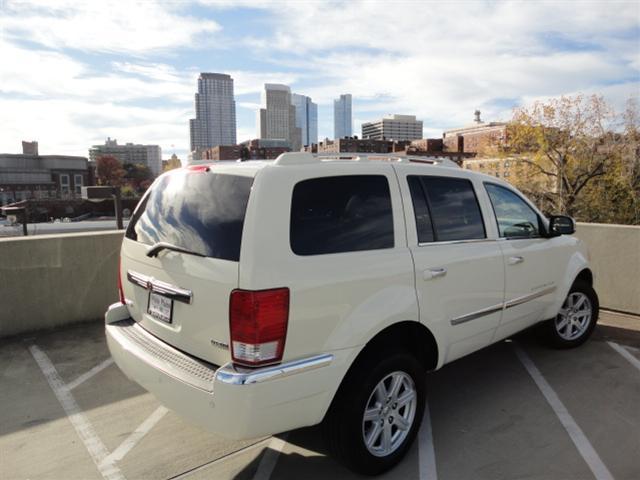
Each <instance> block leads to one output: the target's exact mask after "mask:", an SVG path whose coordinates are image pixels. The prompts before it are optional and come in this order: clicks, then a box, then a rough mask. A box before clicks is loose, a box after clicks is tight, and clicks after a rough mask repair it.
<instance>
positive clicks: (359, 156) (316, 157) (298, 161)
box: [274, 152, 460, 168]
mask: <svg viewBox="0 0 640 480" xmlns="http://www.w3.org/2000/svg"><path fill="white" fill-rule="evenodd" d="M330 160H352V161H356V162H368V161H375V160H377V161H385V162H403V163H404V162H407V163H425V164H429V165H440V166H443V167H450V168H451V167H453V168H459V167H460V166H459V165H458V164H457V163H455V162H453V161H452V160H449V159H448V158H438V157H427V156H416V155H398V154H394V153H369V152H342V153H314V154H311V153H307V152H286V153H283V154H281V155H280V156H279V157H278V158H277V159H276V161H275V162H274V163H275V165H305V164H313V163H318V162H321V161H330Z"/></svg>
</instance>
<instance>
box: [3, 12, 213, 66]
mask: <svg viewBox="0 0 640 480" xmlns="http://www.w3.org/2000/svg"><path fill="white" fill-rule="evenodd" d="M182 5H185V6H186V4H182ZM180 7H181V4H180V3H175V2H172V3H168V2H160V1H156V0H144V1H141V0H136V1H127V0H106V1H105V0H100V1H83V0H63V1H60V0H58V1H47V0H33V1H29V2H27V1H14V0H5V2H4V9H3V13H2V14H1V16H0V22H1V23H0V25H1V27H2V29H3V33H4V35H5V36H6V37H7V38H20V39H27V40H29V41H31V42H35V43H38V44H41V45H43V46H46V47H50V48H57V49H60V48H72V49H77V50H86V51H101V52H125V53H132V54H143V53H147V52H152V51H157V50H166V49H175V48H176V47H181V46H191V45H192V44H193V43H194V40H195V39H196V38H197V37H198V36H200V35H206V34H208V35H211V34H215V33H216V32H218V31H219V30H220V29H221V27H220V25H219V24H218V23H216V22H215V21H214V20H209V19H202V18H196V17H193V16H189V15H185V14H183V13H182V12H181V8H180Z"/></svg>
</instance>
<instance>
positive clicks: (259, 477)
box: [253, 433, 287, 480]
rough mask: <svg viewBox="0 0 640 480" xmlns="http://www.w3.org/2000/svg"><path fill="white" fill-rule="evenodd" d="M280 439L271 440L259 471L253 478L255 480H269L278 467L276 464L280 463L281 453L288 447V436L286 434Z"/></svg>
mask: <svg viewBox="0 0 640 480" xmlns="http://www.w3.org/2000/svg"><path fill="white" fill-rule="evenodd" d="M280 437H282V438H278V437H272V438H271V441H270V442H269V445H267V448H266V449H265V452H264V453H263V454H262V458H261V459H260V463H259V464H258V469H257V470H256V473H255V475H254V476H253V480H269V479H270V478H271V474H272V473H273V469H274V468H275V467H276V463H277V462H278V457H279V456H280V452H282V449H283V448H284V446H285V445H286V442H285V440H286V439H287V434H286V433H285V434H283V435H280Z"/></svg>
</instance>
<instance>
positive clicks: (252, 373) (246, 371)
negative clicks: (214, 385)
mask: <svg viewBox="0 0 640 480" xmlns="http://www.w3.org/2000/svg"><path fill="white" fill-rule="evenodd" d="M332 361H333V355H331V354H328V353H327V354H323V355H316V356H313V357H309V358H303V359H301V360H295V361H293V362H287V363H282V364H280V365H273V366H270V367H263V368H256V369H250V368H242V367H239V366H236V365H233V364H232V363H227V364H225V365H223V366H222V367H220V368H219V369H218V371H217V372H216V380H217V381H219V382H221V383H226V384H230V385H250V384H252V383H262V382H266V381H269V380H276V379H278V378H284V377H288V376H290V375H295V374H298V373H302V372H308V371H309V370H315V369H317V368H322V367H326V366H327V365H329V364H330V363H331V362H332Z"/></svg>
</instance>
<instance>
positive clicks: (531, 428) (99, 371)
mask: <svg viewBox="0 0 640 480" xmlns="http://www.w3.org/2000/svg"><path fill="white" fill-rule="evenodd" d="M607 318H608V317H607V316H606V315H605V318H604V319H603V320H604V322H603V323H607ZM613 328H615V326H614V327H613ZM609 342H612V344H613V345H612V344H610V343H609ZM614 346H617V348H614ZM637 346H638V344H637V343H636V339H635V337H634V336H633V333H630V334H629V336H628V341H627V337H625V335H624V330H623V331H622V333H620V331H618V333H617V336H615V338H612V336H611V331H610V330H607V328H600V327H599V329H598V331H597V333H596V335H594V339H593V340H591V341H590V342H588V343H587V344H586V345H584V346H583V347H581V348H579V349H575V350H569V351H558V350H550V349H547V348H545V347H543V346H540V345H539V344H538V342H537V341H536V338H535V335H533V334H532V333H525V334H522V335H520V336H518V337H517V338H516V340H515V342H511V341H507V342H502V343H499V344H497V345H494V346H492V347H489V348H487V349H485V350H483V351H481V352H478V353H476V354H473V355H471V356H468V357H466V358H463V359H461V360H459V361H457V362H454V363H452V364H450V365H448V366H446V367H444V368H443V369H442V370H440V371H438V372H434V373H432V374H429V376H428V388H429V390H428V391H429V397H428V408H429V413H430V415H429V416H428V417H427V419H428V420H427V421H428V422H429V424H428V425H427V426H426V427H425V426H424V425H423V428H427V427H429V426H430V427H431V430H432V433H431V434H430V435H421V439H420V441H419V442H416V443H415V444H414V446H413V448H412V449H411V451H410V452H409V454H408V456H407V458H406V459H405V460H404V461H403V462H402V464H401V465H399V466H398V467H397V468H396V469H394V470H393V471H391V472H389V473H388V474H386V475H384V476H382V477H380V478H384V479H393V480H395V479H398V480H399V479H403V480H404V479H420V480H423V479H425V480H426V479H435V478H438V479H452V480H453V479H455V480H459V479H467V478H468V479H511V478H525V477H526V478H536V479H558V478H563V479H585V478H594V473H593V472H594V471H596V472H598V470H597V467H598V465H601V466H602V467H604V469H605V470H603V471H601V472H600V473H602V472H608V473H609V474H610V475H611V478H616V479H629V480H631V479H637V478H640V462H639V461H638V459H639V458H640V435H638V432H640V408H638V401H639V400H640V367H638V365H640V351H639V350H638V349H637V348H636V347H637ZM34 347H35V350H34ZM518 349H521V350H520V351H521V352H522V355H524V356H525V357H521V356H519V355H518V353H517V352H518ZM38 351H40V352H42V354H43V355H44V357H43V358H46V359H48V360H49V361H50V365H51V369H50V370H49V371H47V369H46V368H44V370H43V367H42V364H40V363H39V362H37V361H36V360H37V358H36V357H37V354H36V356H35V357H34V352H38ZM621 352H626V355H623V354H622V353H621ZM522 358H526V359H529V361H530V363H531V365H533V368H534V369H535V371H536V372H538V374H539V376H540V378H542V387H541V384H540V383H539V381H540V378H538V379H537V380H538V381H536V379H535V378H534V377H533V376H532V373H531V371H530V370H528V369H527V366H526V365H525V364H524V363H523V360H522ZM633 359H636V360H637V364H636V363H634V362H633ZM0 371H1V372H2V375H1V376H0V406H1V407H2V409H1V410H0V412H1V413H0V478H2V479H62V478H64V479H101V478H109V479H112V478H113V479H125V478H126V479H129V480H132V479H147V478H148V479H176V478H183V479H212V478H213V479H223V480H224V479H237V480H244V479H261V480H266V479H269V478H271V479H274V480H284V479H291V480H293V479H300V478H305V479H326V478H332V479H335V480H337V479H352V478H360V477H357V476H355V475H354V474H352V473H351V472H349V471H348V470H346V469H344V468H343V467H342V466H340V465H338V464H337V463H335V462H334V461H333V460H332V459H331V458H329V457H327V456H325V455H324V451H323V447H322V444H321V441H320V436H319V434H318V431H317V428H308V429H302V430H298V431H294V432H289V433H288V434H284V435H278V436H276V437H272V438H264V439H253V440H249V441H246V442H232V441H229V440H226V439H223V438H221V437H218V436H215V435H211V434H209V433H207V432H205V431H203V430H201V429H199V428H198V427H197V426H193V425H190V424H188V423H186V422H185V421H183V420H182V419H181V418H179V417H178V416H177V415H176V414H174V413H173V412H171V411H166V410H165V409H164V408H163V407H161V406H160V405H159V404H158V402H157V401H156V400H155V399H154V398H153V397H152V396H151V395H150V394H148V393H146V392H145V391H143V390H142V389H140V388H139V387H138V386H137V385H135V384H133V383H131V382H130V381H128V380H127V379H126V378H125V377H124V376H123V375H122V373H120V371H119V370H118V368H117V367H116V366H115V365H113V364H112V363H111V362H110V361H109V355H108V351H107V349H106V345H105V343H104V334H103V326H102V324H101V323H90V324H83V325H81V326H74V327H67V328H64V329H60V330H58V331H54V332H42V333H38V334H36V335H31V336H26V337H16V338H13V339H9V340H4V341H2V342H1V343H0ZM87 372H90V373H87ZM54 373H55V374H57V375H58V378H59V379H60V385H61V386H59V387H55V383H53V386H54V388H52V383H51V375H53V374H54ZM545 385H546V386H545ZM69 386H70V387H71V388H69ZM55 388H60V389H62V390H61V391H62V392H63V393H62V397H63V401H61V400H60V395H61V394H60V392H58V396H56V393H55V392H54V389H55ZM549 391H551V393H552V394H553V395H555V397H553V396H551V397H549V395H550V393H549ZM65 392H66V393H65ZM65 395H67V397H65ZM64 398H67V400H64ZM69 398H70V399H71V401H72V403H73V402H75V405H76V406H77V411H75V413H74V411H73V410H72V411H71V415H69V404H68V401H69ZM550 398H551V399H552V400H553V398H555V399H556V400H557V401H556V402H555V403H554V401H552V400H550ZM65 402H66V403H65ZM558 402H559V405H561V406H562V407H563V408H565V410H566V411H565V413H566V415H564V414H559V413H558V408H559V407H558ZM230 414H233V412H230ZM78 421H80V425H82V428H84V429H87V430H86V431H84V430H83V431H81V432H79V431H78V427H77V425H78V423H77V422H78ZM82 422H84V423H82ZM567 422H569V423H567ZM571 422H573V423H571ZM567 425H569V427H567ZM576 428H577V431H580V432H582V435H583V436H582V437H579V436H578V437H576V436H575V429H576ZM572 430H573V433H572ZM87 432H89V433H91V432H93V436H94V437H95V438H93V437H91V435H89V436H88V437H87ZM87 438H89V440H88V441H87ZM576 438H577V440H576ZM83 439H84V441H83ZM87 442H88V443H89V444H90V445H89V447H88V446H87ZM91 442H94V443H91ZM585 442H586V443H585ZM96 445H98V446H99V445H102V446H103V448H104V451H103V456H104V457H107V458H106V460H105V458H103V459H102V460H103V467H102V468H100V467H99V466H98V465H96V462H95V458H96V457H95V452H96V450H95V447H96ZM587 447H590V448H591V449H592V450H589V448H587ZM92 448H94V450H93V457H92V453H90V452H91V451H92V450H91V449H92ZM431 456H433V458H435V464H434V463H433V462H429V461H428V460H429V459H430V458H432V457H431ZM598 462H600V463H598ZM105 465H107V466H108V465H111V466H112V467H113V468H110V467H109V468H107V467H105ZM594 465H595V467H594ZM594 468H596V470H594ZM601 477H602V478H606V476H605V475H604V474H602V475H601Z"/></svg>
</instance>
